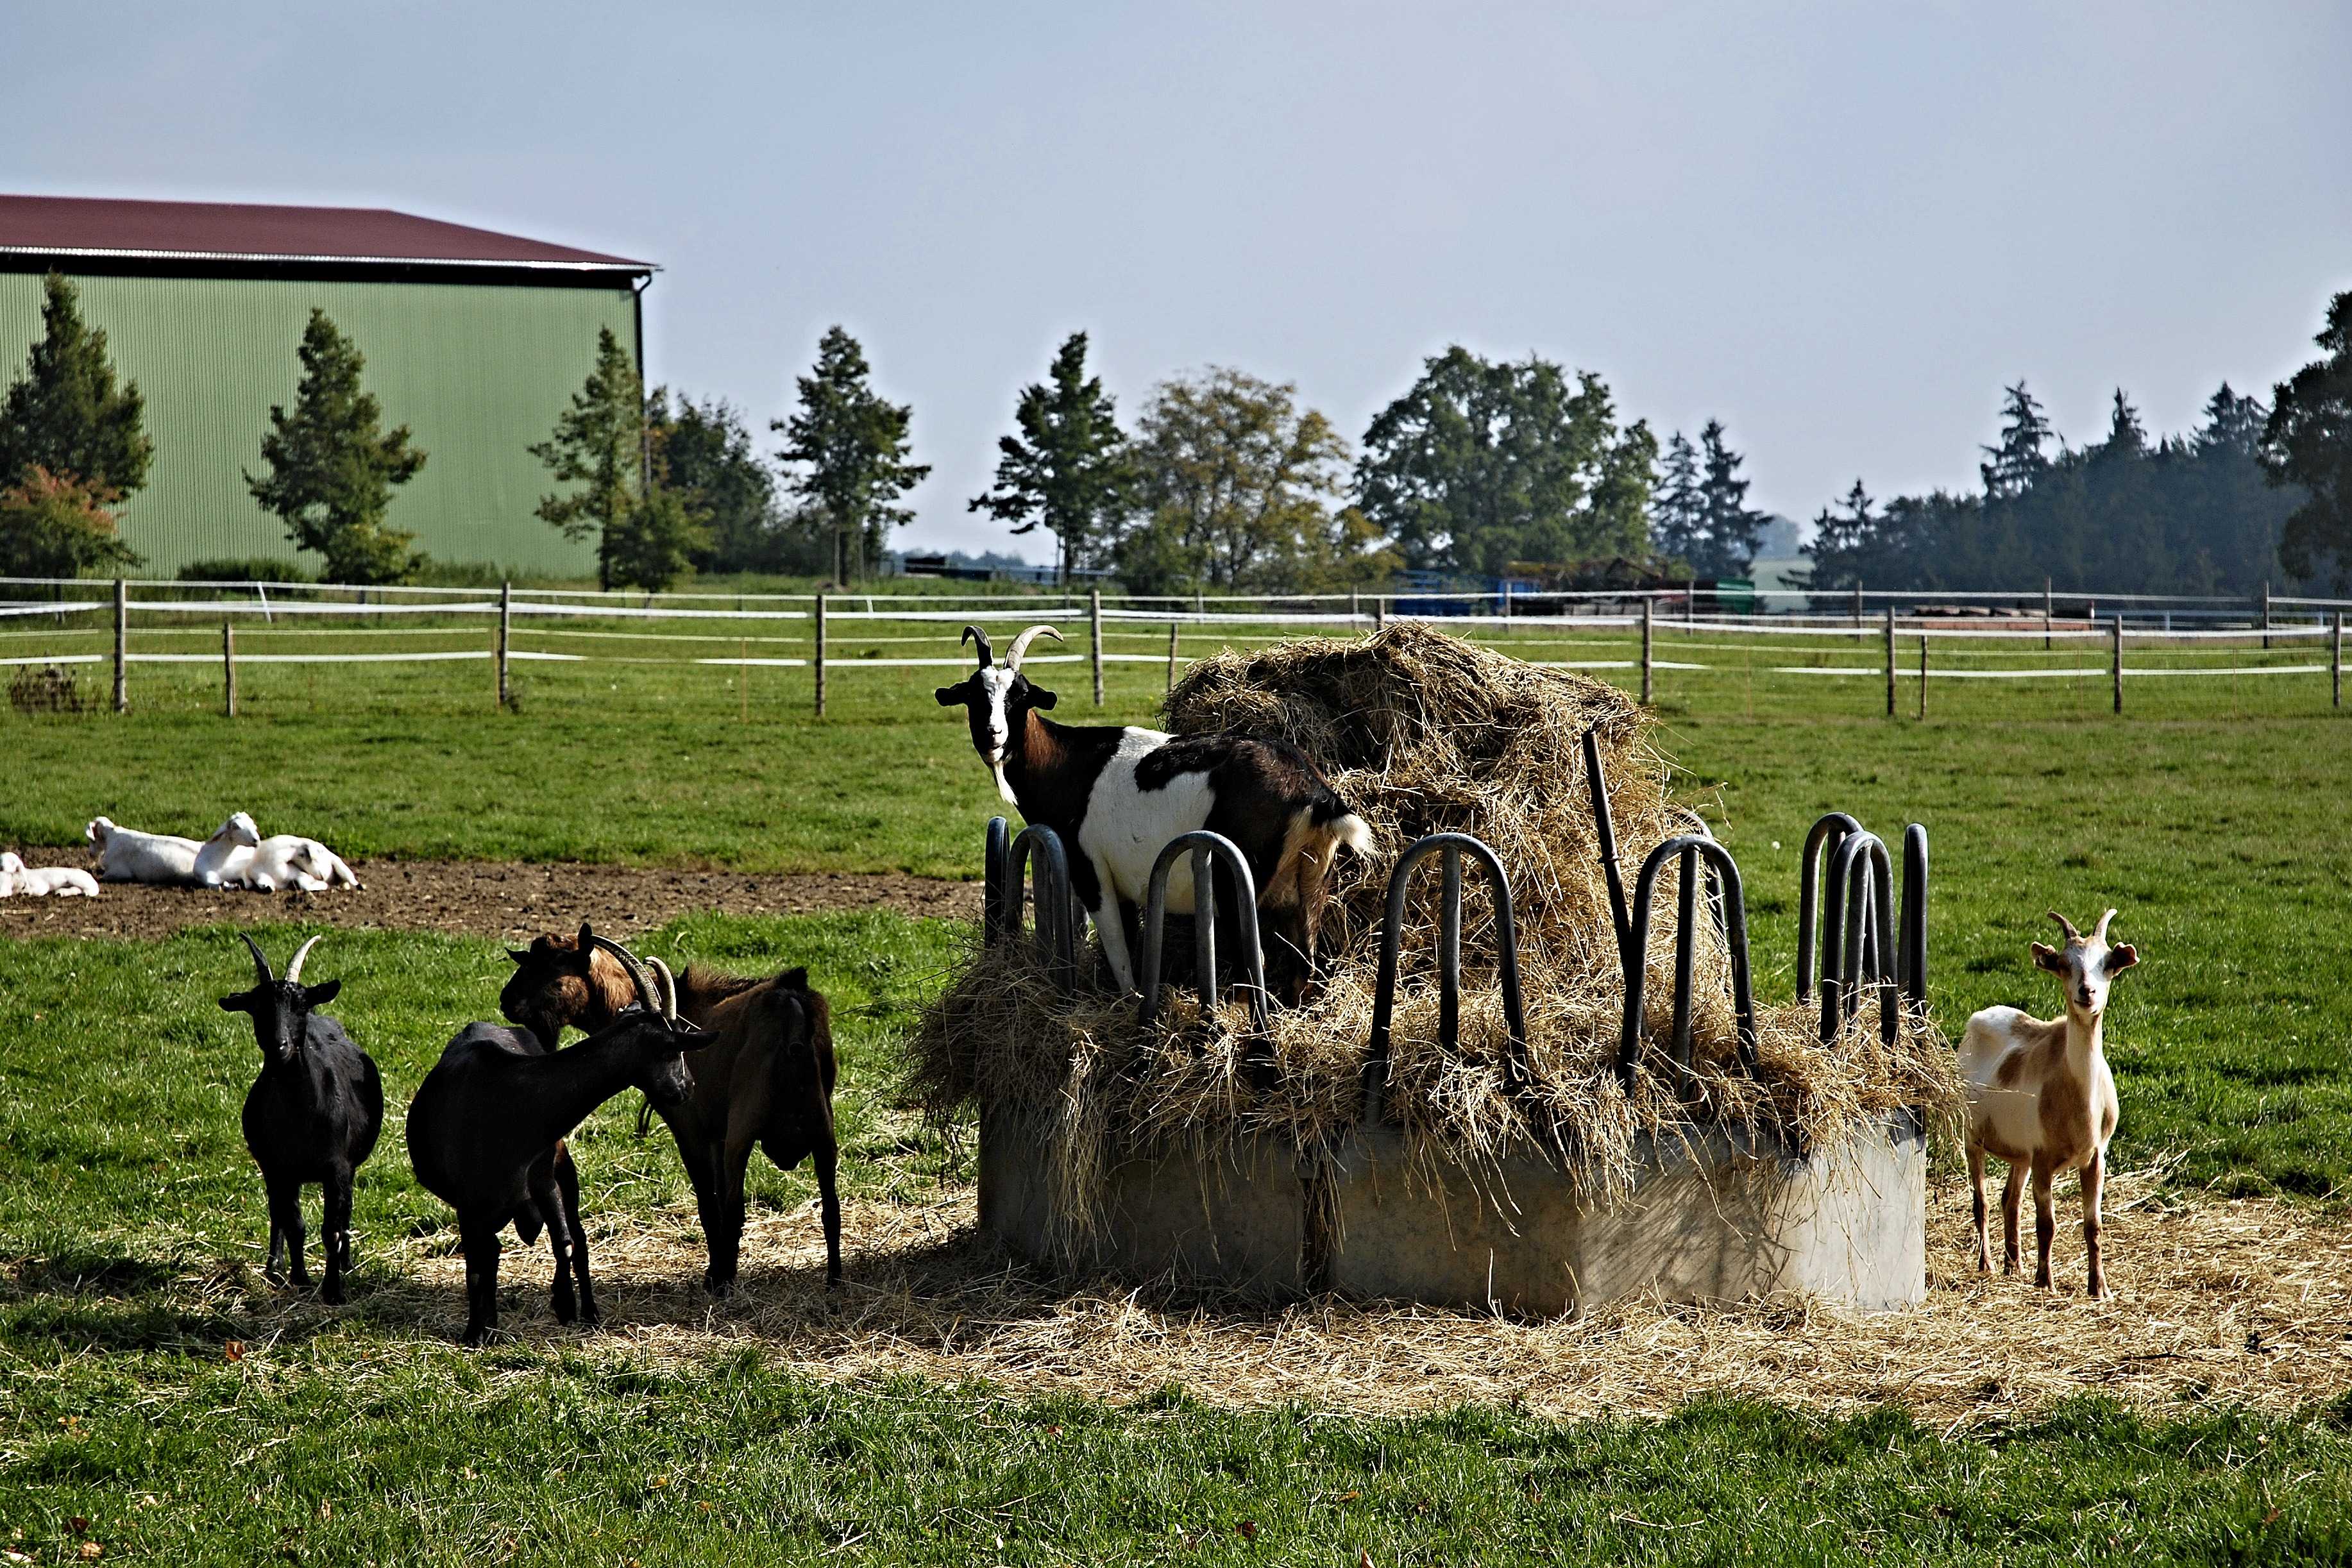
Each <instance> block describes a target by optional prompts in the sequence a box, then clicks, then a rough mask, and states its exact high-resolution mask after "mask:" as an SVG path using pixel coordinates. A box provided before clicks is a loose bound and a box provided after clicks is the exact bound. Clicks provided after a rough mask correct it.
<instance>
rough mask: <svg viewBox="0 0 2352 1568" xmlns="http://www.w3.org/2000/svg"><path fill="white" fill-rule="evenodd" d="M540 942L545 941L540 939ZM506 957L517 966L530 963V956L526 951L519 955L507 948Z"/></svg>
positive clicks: (542, 938)
mask: <svg viewBox="0 0 2352 1568" xmlns="http://www.w3.org/2000/svg"><path fill="white" fill-rule="evenodd" d="M544 940H546V938H544V937H541V941H544ZM507 956H508V958H509V959H510V960H512V961H513V962H515V963H518V964H526V963H529V962H530V953H529V952H527V951H526V952H520V953H518V952H516V951H515V950H514V949H513V948H511V947H509V948H508V949H507Z"/></svg>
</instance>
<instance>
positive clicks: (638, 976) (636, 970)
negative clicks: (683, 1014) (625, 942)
mask: <svg viewBox="0 0 2352 1568" xmlns="http://www.w3.org/2000/svg"><path fill="white" fill-rule="evenodd" d="M590 940H591V941H593V942H594V943H595V945H596V946H599V947H602V948H603V949H604V951H605V952H607V953H610V954H611V955H613V956H614V958H615V959H617V960H619V962H620V965H621V967H622V968H623V969H625V970H626V971H627V972H628V976H629V984H630V985H631V986H633V987H635V989H636V993H637V1005H638V1006H639V1007H641V1008H643V1009H646V1011H647V1012H649V1013H652V1014H653V1015H654V1016H655V1017H656V1018H658V1019H661V1020H662V1021H663V1022H664V1023H667V1022H668V1021H669V1016H668V1015H667V1013H664V1012H663V1011H662V1010H661V993H660V992H659V991H657V990H656V989H655V988H654V983H653V981H652V980H650V979H648V978H647V977H646V967H645V966H644V965H643V964H641V963H639V962H638V961H637V956H636V955H635V953H632V952H630V951H629V950H628V949H627V948H626V947H624V946H621V945H620V944H619V943H618V942H615V941H614V940H613V939H612V938H611V937H610V936H594V937H591V938H590Z"/></svg>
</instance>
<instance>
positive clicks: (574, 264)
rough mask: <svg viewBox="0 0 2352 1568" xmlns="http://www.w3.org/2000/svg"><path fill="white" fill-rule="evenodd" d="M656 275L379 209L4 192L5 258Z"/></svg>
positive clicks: (620, 262)
mask: <svg viewBox="0 0 2352 1568" xmlns="http://www.w3.org/2000/svg"><path fill="white" fill-rule="evenodd" d="M0 256H61V257H76V256H87V257H96V258H114V259H130V258H152V259H156V260H166V261H215V262H218V261H235V260H246V261H255V262H272V263H285V262H334V263H341V264H354V265H365V264H369V263H386V264H391V265H395V266H403V267H418V266H457V267H531V268H547V269H551V270H556V271H565V272H615V271H618V272H631V273H648V272H651V271H653V270H654V267H653V265H652V264H651V263H649V262H643V261H631V260H629V259H628V258H626V257H625V256H604V255H602V254H600V253H598V252H596V251H593V250H575V249H573V248H572V246H562V245H549V244H547V243H546V242H544V241H542V240H535V239H523V238H521V237H520V236H519V235H502V234H493V233H492V232H490V231H489V230H488V229H477V228H468V227H467V226H466V225H463V224H445V223H443V222H441V221H440V220H439V219H437V218H420V217H413V216H411V215H410V214H406V213H395V212H391V211H388V210H386V209H384V208H382V207H278V206H264V205H260V204H247V203H243V202H129V201H115V200H113V199H110V198H107V197H90V196H9V195H0Z"/></svg>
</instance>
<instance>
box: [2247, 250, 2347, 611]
mask: <svg viewBox="0 0 2352 1568" xmlns="http://www.w3.org/2000/svg"><path fill="white" fill-rule="evenodd" d="M2317 342H2318V344H2319V347H2320V349H2321V350H2323V352H2324V354H2325V357H2324V358H2322V359H2317V360H2314V361H2312V362H2311V363H2310V364H2307V365H2305V366H2304V367H2303V369H2301V370H2299V371H2295V373H2294V375H2293V376H2291V377H2290V378H2288V379H2287V380H2285V381H2284V382H2280V383H2279V384H2278V385H2277V386H2276V387H2274V388H2273V389H2272V392H2271V413H2270V420H2269V422H2268V423H2266V424H2265V425H2264V426H2263V444H2262V456H2263V467H2264V468H2265V469H2266V470H2267V471H2268V472H2269V475H2270V478H2271V482H2272V483H2273V484H2275V485H2299V486H2302V487H2303V490H2304V501H2303V504H2302V505H2301V506H2299V507H2296V508H2295V509H2294V513H2293V514H2292V515H2290V516H2289V517H2288V518H2287V520H2286V528H2285V531H2284V535H2283V537H2282V538H2280V540H2279V560H2280V562H2281V563H2282V564H2284V566H2285V567H2286V569H2287V570H2289V571H2292V572H2294V573H2295V574H2296V575H2297V576H2304V577H2311V576H2317V575H2319V574H2320V573H2321V572H2322V571H2323V570H2324V571H2326V574H2327V576H2328V577H2329V579H2330V580H2332V581H2333V582H2334V583H2335V585H2336V590H2337V591H2339V592H2340V591H2343V589H2344V588H2345V587H2346V586H2347V583H2348V582H2352V289H2347V290H2346V291H2345V292H2343V293H2341V294H2339V295H2337V296H2336V298H2335V300H2334V301H2333V302H2332V303H2330V304H2329V306H2328V307H2327V323H2326V326H2324V327H2323V328H2321V329H2320V332H2319V337H2318V339H2317Z"/></svg>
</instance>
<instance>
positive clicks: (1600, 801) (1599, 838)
mask: <svg viewBox="0 0 2352 1568" xmlns="http://www.w3.org/2000/svg"><path fill="white" fill-rule="evenodd" d="M1600 734H1601V731H1600V728H1599V727H1597V726H1596V727H1592V728H1591V729H1587V730H1586V731H1585V732H1584V788H1585V791H1586V793H1588V794H1589V795H1591V798H1592V834H1593V838H1594V841H1596V843H1597V844H1598V845H1599V851H1600V856H1601V878H1602V879H1603V880H1604V881H1606V882H1607V883H1608V884H1609V917H1610V920H1611V923H1612V925H1614V927H1615V929H1616V936H1617V964H1618V967H1620V968H1622V967H1624V966H1625V964H1626V963H1627V962H1628V961H1629V960H1628V959H1627V957H1626V953H1627V951H1628V950H1629V949H1630V948H1631V947H1632V946H1633V915H1632V913H1631V912H1630V911H1629V910H1627V909H1626V907H1625V875H1624V873H1623V871H1622V869H1621V868H1620V867H1619V866H1618V864H1617V824H1616V822H1615V821H1614V820H1613V819H1612V817H1611V815H1610V811H1609V780H1608V779H1605V778H1603V777H1602V776H1601V741H1600V738H1599V737H1600Z"/></svg>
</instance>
